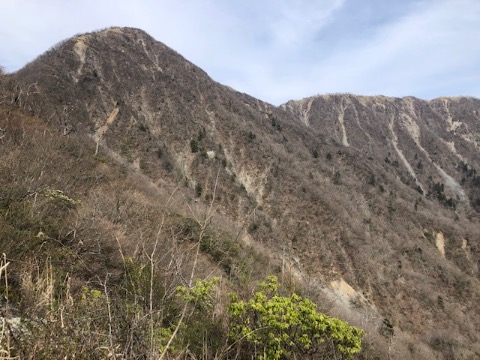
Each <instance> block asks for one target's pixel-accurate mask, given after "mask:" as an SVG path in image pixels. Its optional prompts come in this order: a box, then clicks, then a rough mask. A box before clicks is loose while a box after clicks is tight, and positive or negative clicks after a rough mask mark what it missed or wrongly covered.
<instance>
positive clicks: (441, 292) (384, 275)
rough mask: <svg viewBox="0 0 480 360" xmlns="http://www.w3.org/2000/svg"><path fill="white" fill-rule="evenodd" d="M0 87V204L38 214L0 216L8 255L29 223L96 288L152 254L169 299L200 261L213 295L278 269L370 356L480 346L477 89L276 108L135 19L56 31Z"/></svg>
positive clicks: (242, 287)
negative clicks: (21, 224) (131, 261)
mask: <svg viewBox="0 0 480 360" xmlns="http://www.w3.org/2000/svg"><path fill="white" fill-rule="evenodd" d="M2 87H3V89H4V90H3V94H4V95H3V97H2V113H1V116H2V121H3V123H2V125H0V128H1V129H2V131H4V132H5V136H6V137H5V138H2V139H1V140H0V141H3V143H2V151H3V153H2V157H1V159H2V160H1V161H2V166H3V168H2V169H4V170H3V171H2V172H1V174H2V175H1V177H2V179H1V181H3V183H4V185H3V189H5V190H4V191H3V194H4V195H3V198H4V202H3V204H4V205H3V206H4V209H8V211H7V210H4V211H3V212H2V216H3V218H2V219H3V221H7V220H8V219H10V218H8V216H11V215H8V214H12V211H13V210H12V206H13V207H14V208H15V209H17V208H21V209H22V211H24V212H25V213H22V214H23V215H22V216H27V218H28V219H29V220H28V221H29V223H30V224H31V225H32V226H33V228H32V229H33V230H29V231H30V233H28V235H27V234H23V235H22V233H20V232H18V231H20V230H21V229H18V228H17V227H13V228H12V229H15V230H12V231H14V234H15V235H12V232H5V231H4V233H2V234H0V236H1V238H0V241H2V244H9V245H8V246H7V245H5V249H6V250H4V251H3V252H5V253H6V255H7V260H6V261H9V262H10V263H11V264H12V268H13V265H14V264H15V261H14V259H15V256H13V255H12V253H15V254H22V255H21V258H22V259H27V258H28V259H35V254H36V253H37V250H38V249H37V248H34V249H35V251H33V250H32V249H30V250H29V249H28V247H27V248H26V249H24V248H21V247H18V246H20V244H25V241H26V240H25V239H26V238H25V237H22V236H26V237H27V238H28V239H30V240H32V239H33V240H34V239H37V240H34V241H33V242H32V241H30V240H29V242H28V243H29V244H30V243H32V244H36V245H35V246H37V247H38V248H40V249H42V252H39V253H40V254H43V256H44V257H46V258H43V259H41V262H35V261H39V260H35V261H33V262H32V263H33V264H37V267H38V268H41V269H43V268H44V266H46V265H45V263H46V264H48V261H46V259H48V257H49V255H48V252H43V251H46V250H48V249H49V248H46V247H45V244H49V242H48V241H46V240H45V239H43V238H42V237H43V236H47V238H48V239H50V238H52V239H54V240H52V242H51V244H53V245H52V246H53V247H54V248H55V249H56V247H55V246H54V245H55V244H58V243H61V244H62V247H61V249H63V247H64V246H67V248H68V249H69V251H72V252H73V254H75V256H77V257H78V258H81V259H82V261H83V262H85V261H87V263H88V266H86V269H83V270H81V269H77V268H68V269H67V270H63V271H66V273H67V274H68V276H71V274H73V273H77V272H78V274H76V275H77V276H78V279H79V280H78V281H79V282H80V283H81V282H82V281H86V282H87V283H88V284H92V285H91V289H90V288H89V289H90V290H88V291H91V290H92V289H93V290H97V291H100V293H101V294H103V295H102V296H104V295H109V293H108V291H104V290H105V286H104V285H105V284H106V283H108V281H107V277H109V276H112V279H113V277H115V276H117V278H116V279H115V281H121V277H122V274H125V272H123V271H122V268H124V267H125V263H126V262H125V261H126V260H125V259H126V258H127V257H128V258H130V257H131V258H135V257H137V259H138V260H139V261H140V260H141V263H143V264H145V263H146V264H150V265H152V264H153V263H154V264H155V266H151V267H150V268H151V269H157V268H158V269H161V271H160V270H158V271H159V273H161V274H162V279H164V280H163V281H164V283H165V282H166V280H165V279H168V286H167V287H164V288H163V289H162V290H161V291H164V293H162V294H158V296H162V299H167V298H168V299H170V298H171V294H172V292H169V291H172V289H173V288H175V287H176V286H177V285H182V286H183V285H185V284H186V285H188V286H190V287H191V286H193V282H192V279H193V278H191V277H190V274H192V273H193V272H192V271H191V270H192V269H194V270H195V271H194V273H195V277H196V278H200V279H210V278H211V276H213V275H216V276H219V277H220V278H221V279H224V280H225V282H223V280H222V282H221V283H222V284H223V285H222V286H223V287H222V288H223V290H222V291H223V292H224V293H227V292H228V291H229V290H228V289H235V290H236V291H240V292H244V293H245V294H248V293H249V292H251V291H253V290H252V289H253V284H254V283H255V282H256V281H259V280H261V279H263V278H264V277H265V276H267V275H268V274H276V275H277V276H278V277H279V278H280V280H281V282H282V283H283V284H284V286H285V291H301V292H302V294H304V295H305V296H307V297H308V298H310V299H312V300H314V301H315V302H317V304H318V305H319V306H320V307H321V308H322V309H324V310H325V311H327V312H328V313H329V314H330V315H334V316H338V317H340V318H342V319H345V320H347V321H349V322H350V323H351V324H353V325H356V326H359V327H361V328H363V329H364V330H365V331H366V337H365V338H366V340H367V341H368V342H370V343H372V344H373V346H374V347H375V348H376V352H377V354H379V356H380V357H381V358H386V357H387V356H391V357H392V358H402V359H406V358H412V359H417V358H438V357H443V358H451V357H452V356H464V357H465V358H475V356H478V353H479V352H480V349H479V348H478V345H476V344H478V343H479V341H480V339H479V338H478V334H479V330H480V329H479V328H478V324H480V317H479V316H480V312H479V307H478V304H477V301H476V299H477V298H478V295H480V286H479V269H478V266H479V251H480V248H479V241H480V222H479V210H480V190H479V189H480V174H477V171H479V167H480V165H479V164H480V152H479V146H480V138H479V135H478V134H479V133H480V131H479V130H480V129H479V127H480V113H479V112H480V100H478V99H473V98H442V99H436V100H432V101H423V100H419V99H415V98H403V99H395V98H386V97H381V96H378V97H362V96H355V95H348V94H337V95H328V96H315V97H311V98H307V99H303V100H298V101H289V102H288V103H286V104H284V105H282V106H280V107H274V106H272V105H270V104H268V103H265V102H262V101H261V100H258V99H255V98H252V97H250V96H248V95H246V94H242V93H238V92H236V91H235V90H233V89H230V88H228V87H225V86H223V85H221V84H218V83H216V82H215V81H213V80H212V79H210V78H209V76H208V75H207V74H206V73H205V72H204V71H202V70H201V69H199V68H198V67H196V66H195V65H194V64H192V63H190V62H188V61H187V60H186V59H184V58H183V57H182V56H181V55H179V54H177V53H175V52H174V51H173V50H171V49H169V48H168V47H167V46H165V45H164V44H162V43H160V42H158V41H156V40H154V39H153V38H151V37H150V36H149V35H147V34H146V33H144V32H143V31H141V30H137V29H131V28H111V29H107V30H103V31H99V32H95V33H88V34H83V35H79V36H76V37H74V38H72V39H68V40H66V41H65V42H63V43H61V44H58V45H57V46H55V47H54V48H52V49H51V50H50V51H48V52H47V53H45V54H43V55H41V56H40V57H39V58H37V59H36V60H34V61H33V62H32V63H30V64H28V65H27V66H25V67H24V68H23V69H21V70H20V71H18V72H17V73H15V74H11V75H7V76H3V77H2ZM0 136H2V133H0ZM10 188H11V189H10ZM8 189H10V190H8ZM5 194H7V195H5ZM77 201H78V202H77ZM51 202H54V203H55V206H54V208H52V209H51V208H50V207H51V206H53V205H52V203H51ZM57 202H58V204H57ZM12 204H17V205H15V206H14V205H12ZM47 210H48V211H47ZM43 211H47V213H45V214H44V213H43ZM50 211H51V213H50ZM5 214H7V215H8V216H7V215H5ZM32 214H38V215H35V216H37V218H35V219H30V217H31V216H33V215H32ZM51 219H58V221H59V224H57V225H58V228H52V230H48V231H45V229H44V225H43V224H45V223H46V222H49V221H50V220H51ZM62 219H63V220H62ZM8 221H10V220H8ZM62 221H63V222H64V223H63V222H62ZM8 224H10V223H8ZM62 224H67V225H62ZM57 225H55V226H57ZM9 226H10V227H12V225H11V224H10V225H9ZM8 228H9V227H7V226H4V227H3V229H8ZM49 231H51V232H49ZM42 234H46V235H42ZM53 234H54V235H53ZM22 239H23V240H22ZM9 241H10V242H9ZM196 245H198V247H195V246H196ZM119 249H121V250H122V251H121V252H120V251H119ZM197 250H198V254H197ZM52 251H53V250H52ZM55 251H57V250H55ZM104 252H105V253H104ZM100 253H102V254H103V255H99V254H100ZM27 255H28V256H27ZM55 256H56V255H55ZM72 256H73V255H72ZM50 259H51V260H50V261H53V255H51V256H50ZM85 259H88V260H85ZM22 261H23V260H22ZM29 261H30V260H29ZM57 261H60V262H63V263H65V260H64V258H60V259H59V260H57ZM40 263H41V264H40ZM67 263H68V262H67ZM72 263H73V264H72V266H74V265H75V266H79V265H78V264H77V263H76V262H75V261H73V260H72ZM122 264H123V265H122ZM194 264H195V265H194ZM87 269H88V270H89V271H86V270H87ZM27 270H28V269H27ZM16 271H17V273H18V274H27V273H28V271H26V270H25V269H24V268H22V267H21V266H19V267H18V269H17V270H16ZM22 271H23V272H22ZM152 273H154V271H152V272H151V273H150V275H151V274H152ZM63 275H65V274H63ZM107 275H108V276H107ZM18 276H20V275H18ZM144 276H147V277H148V274H144ZM151 276H152V275H151ZM168 276H170V277H169V278H168ZM65 279H66V278H65V277H62V278H61V280H59V281H60V283H61V284H63V285H62V286H66V283H65V281H66V280H65ZM152 279H153V276H152ZM182 279H183V280H182ZM157 280H158V279H157ZM16 281H18V282H19V283H20V277H19V278H18V279H17V280H16ZM112 281H113V280H112ZM126 281H127V282H128V281H129V280H128V279H127V280H126ZM182 281H183V282H182ZM80 283H79V284H80ZM69 286H70V285H69ZM102 286H103V287H102ZM188 286H187V287H188ZM79 287H81V285H79ZM151 288H153V287H150V289H151ZM168 289H170V290H168ZM133 293H134V294H136V293H135V292H133ZM145 294H146V293H145ZM145 294H143V295H138V294H137V295H138V296H139V298H140V297H141V296H144V295H145ZM148 294H153V292H151V291H150V292H149V293H148ZM166 294H169V295H170V297H169V296H167V295H166ZM137 295H135V296H137ZM22 296H25V298H26V295H22ZM88 296H90V295H86V297H87V298H88ZM112 296H113V294H112ZM107 297H108V296H107ZM139 298H138V299H139ZM102 299H103V298H102ZM138 299H137V298H134V301H137V300H138ZM147 299H148V296H147ZM144 300H145V299H144ZM138 301H139V300H138ZM167 303H168V301H166V300H165V301H164V302H163V303H162V306H164V305H165V304H167ZM152 304H153V302H150V303H149V302H148V301H146V302H145V303H144V306H146V310H145V314H146V315H145V319H150V320H151V321H152V322H153V321H154V320H155V321H159V319H160V318H155V319H154V318H153V316H152V314H153V313H154V311H153V305H152ZM168 304H170V303H168ZM172 304H173V303H172ZM150 306H151V307H152V308H150ZM171 306H180V308H179V309H176V310H175V311H173V310H172V314H181V313H182V311H181V310H182V306H181V305H179V304H178V303H176V305H175V304H173V305H171ZM164 309H166V308H163V307H162V311H166V310H164ZM147 310H148V311H147ZM157 310H159V309H157ZM190 310H191V312H190V314H191V315H193V314H194V311H193V309H190ZM190 310H189V311H190ZM159 311H160V310H159ZM108 315H112V313H108V312H107V313H106V314H105V316H108ZM149 316H150V317H149ZM162 316H164V314H162ZM179 316H180V315H179ZM161 319H163V320H162V321H164V318H161ZM199 321H200V320H199ZM172 323H175V322H174V321H172ZM211 331H212V334H214V333H215V331H214V329H213V328H212V329H211ZM125 333H128V332H125ZM132 333H133V332H132ZM132 336H133V335H132ZM107 339H108V338H107ZM110 339H113V337H111V338H110ZM152 341H153V340H152ZM158 341H160V340H158ZM162 341H163V340H162ZM192 341H193V340H192ZM152 343H153V342H150V343H146V344H144V345H145V346H147V348H148V344H150V345H151V344H152ZM160 343H161V341H160ZM122 344H123V343H122ZM182 346H186V345H185V344H183V345H182ZM147 348H143V350H142V349H135V350H131V351H132V354H133V351H135V352H137V351H138V352H142V351H147V350H146V349H147ZM187 348H188V346H187ZM126 349H127V348H125V349H124V350H122V351H123V353H124V354H126V351H127V350H126ZM148 351H151V348H150V349H149V350H148ZM388 354H390V355H388ZM185 356H187V354H186V355H185ZM362 356H366V357H368V356H370V357H373V356H374V355H373V353H372V354H370V355H368V356H367V355H365V354H364V355H362ZM207 357H208V356H207Z"/></svg>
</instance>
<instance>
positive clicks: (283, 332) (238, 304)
mask: <svg viewBox="0 0 480 360" xmlns="http://www.w3.org/2000/svg"><path fill="white" fill-rule="evenodd" d="M260 288H261V290H260V291H258V292H256V293H255V294H254V296H253V298H251V299H249V300H248V301H243V300H240V299H239V298H238V296H237V295H236V294H234V295H232V298H231V303H230V306H229V308H228V313H229V316H230V317H231V319H230V321H231V324H230V333H229V335H230V340H231V341H233V342H234V343H238V344H239V346H240V347H241V348H242V347H243V350H244V351H245V350H246V351H247V352H250V353H252V352H253V353H254V354H255V355H256V356H257V357H258V358H260V359H280V358H294V357H296V356H301V357H303V358H305V357H307V356H314V355H315V356H324V357H325V356H328V357H337V355H339V356H342V357H344V358H349V357H351V356H352V355H354V354H356V353H359V352H360V350H361V342H362V337H363V334H364V333H363V331H362V330H361V329H358V328H356V327H353V326H349V325H348V324H347V323H346V322H344V321H342V320H339V319H336V318H333V317H329V316H327V315H325V314H322V313H319V312H317V309H316V305H315V304H314V303H313V302H312V301H310V300H309V299H306V298H303V297H301V296H299V295H297V294H295V293H294V294H292V295H291V296H290V297H283V296H280V295H279V294H278V292H277V290H278V280H277V278H276V277H275V276H270V277H268V278H267V281H265V282H263V283H262V284H261V285H260ZM241 350H242V349H241Z"/></svg>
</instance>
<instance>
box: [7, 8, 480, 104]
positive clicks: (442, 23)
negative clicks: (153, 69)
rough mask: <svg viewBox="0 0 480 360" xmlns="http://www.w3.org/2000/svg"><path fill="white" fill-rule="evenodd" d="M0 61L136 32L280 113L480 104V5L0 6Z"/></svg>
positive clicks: (17, 63) (19, 62)
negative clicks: (334, 101) (369, 102)
mask: <svg viewBox="0 0 480 360" xmlns="http://www.w3.org/2000/svg"><path fill="white" fill-rule="evenodd" d="M0 11H1V14H2V16H1V18H2V21H1V22H0V65H2V66H3V67H5V68H6V70H7V71H9V72H11V71H15V70H17V69H19V68H21V67H22V66H23V65H25V64H26V63H27V62H29V61H31V60H33V59H34V58H35V57H36V56H38V55H39V54H41V53H42V52H44V51H46V50H47V49H49V48H50V47H52V46H53V45H54V44H56V43H57V42H59V41H61V40H63V39H65V38H68V37H70V36H73V35H75V34H78V33H82V32H88V31H93V30H97V29H101V28H105V27H109V26H132V27H138V28H141V29H143V30H145V31H147V32H148V33H149V34H150V35H152V36H153V37H154V38H155V39H157V40H159V41H162V42H163V43H165V44H166V45H168V46H169V47H171V48H173V49H175V50H176V51H178V52H179V53H180V54H182V55H183V56H185V57H186V58H187V59H188V60H190V61H192V62H193V63H195V64H196V65H198V66H200V67H201V68H202V69H203V70H205V71H206V72H207V73H208V74H209V75H210V76H211V77H212V78H213V79H214V80H216V81H218V82H220V83H222V84H225V85H229V86H231V87H233V88H235V89H237V90H239V91H242V92H246V93H248V94H250V95H252V96H255V97H257V98H260V99H262V100H265V101H268V102H270V103H272V104H275V105H279V104H281V103H283V102H286V101H287V100H290V99H300V98H303V97H307V96H311V95H316V94H324V93H336V92H341V93H343V92H350V93H355V94H360V95H386V96H397V97H401V96H416V97H420V98H423V99H432V98H435V97H439V96H457V95H466V96H475V97H480V0H310V1H307V0H256V1H253V0H178V1H173V0H170V1H166V0H137V1H133V0H132V1H127V0H103V1H102V0H82V1H81V0H78V1H77V0H42V1H39V0H0Z"/></svg>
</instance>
